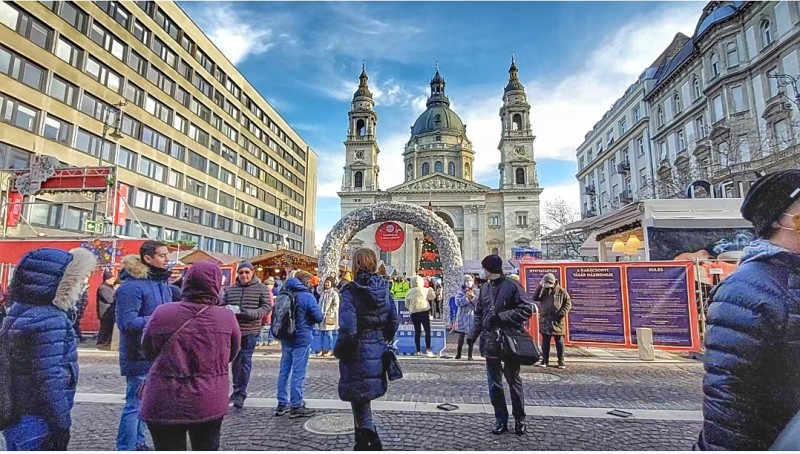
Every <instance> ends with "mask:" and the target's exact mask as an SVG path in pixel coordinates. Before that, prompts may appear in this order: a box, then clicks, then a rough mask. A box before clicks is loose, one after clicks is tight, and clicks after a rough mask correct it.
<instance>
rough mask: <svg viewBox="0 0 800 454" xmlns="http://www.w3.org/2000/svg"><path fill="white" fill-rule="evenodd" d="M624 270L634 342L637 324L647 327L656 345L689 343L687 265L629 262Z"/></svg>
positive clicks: (690, 344)
mask: <svg viewBox="0 0 800 454" xmlns="http://www.w3.org/2000/svg"><path fill="white" fill-rule="evenodd" d="M627 274H628V277H627V281H628V305H629V308H630V323H631V340H632V342H633V344H634V345H635V344H636V328H650V329H652V330H653V344H655V345H663V346H674V347H691V346H692V331H691V328H690V327H691V322H690V317H689V291H688V289H687V285H686V267H685V266H669V265H667V266H662V265H659V266H642V267H634V266H631V267H629V268H628V269H627Z"/></svg>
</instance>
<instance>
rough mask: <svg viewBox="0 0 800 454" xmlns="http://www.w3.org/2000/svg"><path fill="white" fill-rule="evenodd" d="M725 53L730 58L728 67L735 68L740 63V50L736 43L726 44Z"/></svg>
mask: <svg viewBox="0 0 800 454" xmlns="http://www.w3.org/2000/svg"><path fill="white" fill-rule="evenodd" d="M725 55H726V56H727V58H728V68H733V67H734V66H736V65H738V64H739V50H738V49H736V43H728V44H726V45H725Z"/></svg>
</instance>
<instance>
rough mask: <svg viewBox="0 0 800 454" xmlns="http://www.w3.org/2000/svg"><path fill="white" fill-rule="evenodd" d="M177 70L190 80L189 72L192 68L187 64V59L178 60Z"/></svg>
mask: <svg viewBox="0 0 800 454" xmlns="http://www.w3.org/2000/svg"><path fill="white" fill-rule="evenodd" d="M177 71H178V74H180V75H181V76H183V78H184V79H186V80H189V74H190V72H191V68H190V67H189V65H187V64H186V62H185V61H183V60H180V61H178V68H177Z"/></svg>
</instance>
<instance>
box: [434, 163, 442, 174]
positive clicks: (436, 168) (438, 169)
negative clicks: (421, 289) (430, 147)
mask: <svg viewBox="0 0 800 454" xmlns="http://www.w3.org/2000/svg"><path fill="white" fill-rule="evenodd" d="M433 171H434V172H444V164H442V161H436V163H435V164H434V165H433Z"/></svg>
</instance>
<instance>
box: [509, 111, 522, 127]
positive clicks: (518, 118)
mask: <svg viewBox="0 0 800 454" xmlns="http://www.w3.org/2000/svg"><path fill="white" fill-rule="evenodd" d="M520 129H522V115H520V114H514V117H513V118H512V119H511V130H512V131H519V130H520Z"/></svg>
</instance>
